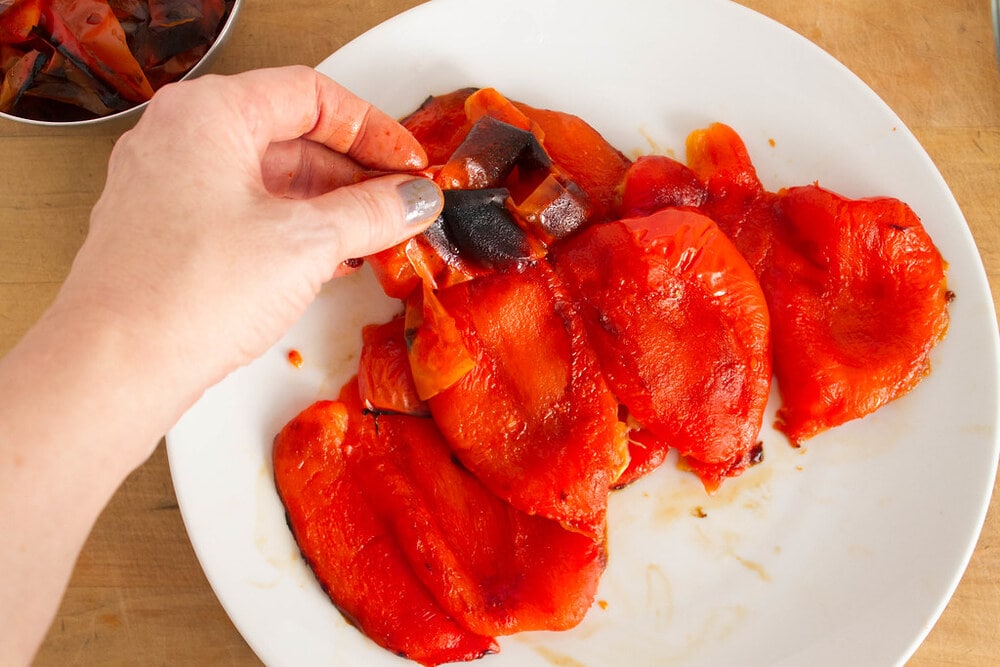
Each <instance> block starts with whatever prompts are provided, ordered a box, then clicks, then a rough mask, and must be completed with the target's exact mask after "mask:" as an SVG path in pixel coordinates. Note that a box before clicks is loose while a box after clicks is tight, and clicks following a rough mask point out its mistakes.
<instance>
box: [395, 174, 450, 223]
mask: <svg viewBox="0 0 1000 667" xmlns="http://www.w3.org/2000/svg"><path fill="white" fill-rule="evenodd" d="M398 190H399V196H400V198H401V199H402V200H403V211H404V214H403V217H404V218H405V219H406V224H407V225H410V226H417V225H421V224H423V223H425V222H427V221H428V220H430V219H431V217H432V216H434V215H435V214H436V213H437V211H438V209H439V208H440V207H441V191H440V190H439V189H438V187H437V186H436V185H434V183H432V182H431V181H429V180H427V179H426V178H414V179H413V180H412V181H406V182H405V183H403V184H401V185H399V187H398Z"/></svg>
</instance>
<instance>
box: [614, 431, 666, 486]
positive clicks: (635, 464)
mask: <svg viewBox="0 0 1000 667" xmlns="http://www.w3.org/2000/svg"><path fill="white" fill-rule="evenodd" d="M669 449H670V443H668V442H665V441H664V440H663V438H660V437H659V436H657V435H655V434H653V433H652V432H651V431H649V430H648V429H644V428H638V429H635V430H632V431H629V434H628V455H629V461H628V467H627V468H625V472H623V473H622V474H621V477H619V478H618V479H617V480H615V483H614V485H613V486H612V488H614V489H621V488H624V487H626V486H628V485H629V484H631V483H632V482H635V481H637V480H640V479H642V478H643V477H645V476H646V475H648V474H649V473H651V472H653V471H654V470H656V469H657V468H659V467H660V466H661V465H663V462H664V461H666V460H667V452H668V451H669Z"/></svg>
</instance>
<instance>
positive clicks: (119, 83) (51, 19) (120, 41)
mask: <svg viewBox="0 0 1000 667" xmlns="http://www.w3.org/2000/svg"><path fill="white" fill-rule="evenodd" d="M41 25H42V29H43V31H44V32H45V34H46V36H47V38H48V39H50V40H51V41H52V43H53V44H54V45H55V46H56V48H57V49H59V51H60V52H61V53H62V54H63V55H65V56H66V57H67V58H68V59H69V60H71V61H73V62H74V63H75V64H76V65H77V66H79V67H81V68H82V69H84V70H85V71H86V72H88V73H89V74H91V75H92V76H94V77H96V78H98V79H101V80H102V81H104V82H106V83H107V84H108V85H109V86H111V88H112V89H114V90H115V91H116V92H117V93H118V94H119V95H121V96H122V97H123V98H125V99H127V100H131V101H132V102H145V101H146V100H148V99H149V98H150V97H152V96H153V88H152V87H151V86H150V84H149V81H148V80H147V79H146V75H145V73H144V72H143V71H142V68H141V67H140V66H139V63H138V62H137V61H136V59H135V57H134V56H133V55H132V53H131V51H129V47H128V44H127V43H126V41H125V32H124V31H123V30H122V27H121V24H120V23H119V22H118V19H117V18H116V17H115V14H114V12H113V11H112V10H111V8H110V7H109V6H108V3H107V2H101V1H99V0H52V1H51V2H49V3H45V4H44V5H43V7H42V19H41Z"/></svg>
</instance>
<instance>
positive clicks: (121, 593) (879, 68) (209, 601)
mask: <svg viewBox="0 0 1000 667" xmlns="http://www.w3.org/2000/svg"><path fill="white" fill-rule="evenodd" d="M417 4H419V1H418V0H341V1H338V2H313V1H309V2H307V1H305V0H278V1H274V2H265V1H263V0H248V1H247V2H246V6H245V8H244V12H243V16H242V17H241V21H240V23H239V25H238V27H237V29H236V31H235V33H234V34H233V36H232V39H231V41H230V42H229V44H227V47H226V49H225V50H224V51H223V53H222V54H221V56H220V57H219V59H218V60H217V61H216V62H215V64H214V67H213V69H214V71H216V72H219V73H232V72H237V71H241V70H244V69H250V68H255V67H263V66H271V65H283V64H290V63H305V64H309V65H315V64H316V63H318V62H319V61H320V60H322V59H323V58H324V57H326V56H327V55H329V54H330V53H331V52H333V51H334V50H336V49H337V48H338V47H340V46H341V45H343V44H345V43H346V42H348V41H349V40H351V39H352V38H354V37H356V36H357V35H359V34H361V33H362V32H364V31H365V30H367V29H368V28H370V27H372V26H374V25H376V24H378V23H379V22H381V21H383V20H385V19H387V18H389V17H391V16H393V15H395V14H397V13H399V12H401V11H403V10H405V9H408V8H409V7H412V6H414V5H417ZM742 4H745V5H747V6H749V7H750V8H752V9H755V10H757V11H759V12H761V13H763V14H765V15H767V16H770V17H772V18H773V19H775V20H777V21H779V22H781V23H783V24H785V25H787V26H789V27H791V28H792V29H793V30H795V31H797V32H799V33H801V34H802V35H804V36H806V37H807V38H809V39H810V40H812V41H814V42H816V43H817V44H819V45H820V46H821V47H823V48H824V49H826V50H827V51H829V52H830V53H831V54H832V55H834V56H835V57H836V58H838V59H839V60H840V61H842V62H843V63H844V64H845V65H847V66H848V67H849V68H850V69H851V70H853V71H854V72H855V73H856V74H858V75H859V76H860V77H861V78H862V79H863V80H864V81H865V82H866V83H868V84H869V85H870V86H871V87H872V88H873V89H874V90H875V91H876V92H877V93H878V94H879V95H880V96H881V97H882V98H883V99H885V101H886V102H887V103H888V104H889V105H890V106H891V107H892V108H893V109H894V110H895V111H896V112H897V113H898V114H899V115H900V117H901V118H902V119H903V121H904V122H905V123H906V124H907V126H908V127H909V128H910V129H911V130H912V131H913V132H914V133H915V134H916V135H917V137H918V139H919V140H920V141H921V142H922V143H923V145H924V147H925V148H926V149H927V151H928V152H929V154H930V155H931V158H932V159H933V160H934V162H935V163H936V164H937V166H938V168H939V169H940V170H941V172H942V174H943V175H944V177H945V180H946V181H947V182H948V184H949V185H950V187H951V188H952V191H953V192H954V194H955V197H956V198H957V200H958V203H959V205H960V206H961V208H962V210H963V212H964V213H965V216H966V218H967V220H968V222H969V226H970V228H971V229H972V233H973V235H974V237H975V238H976V241H977V243H978V244H979V249H980V252H981V255H982V258H983V261H984V263H985V265H986V270H987V274H988V276H989V279H990V283H991V285H992V286H993V290H994V295H996V294H997V287H998V285H1000V226H998V224H997V223H998V219H1000V75H998V71H997V67H996V58H995V55H994V52H993V37H992V34H991V32H990V22H989V19H990V17H989V3H987V2H984V1H982V0H891V1H886V2H870V1H869V0H838V1H837V2H820V1H818V0H806V1H804V2H803V1H802V0H745V1H744V2H743V3H742ZM571 6H572V3H567V8H569V7H571ZM568 10H569V9H568ZM127 127H128V124H127V123H124V124H122V123H120V124H117V125H110V126H103V127H99V128H87V129H75V130H73V129H64V130H56V131H53V130H51V129H45V130H42V129H38V128H34V127H31V126H26V125H21V124H15V123H11V122H3V121H0V146H2V147H3V148H2V158H3V159H2V162H0V353H3V352H6V351H7V350H9V349H10V348H11V347H12V346H13V345H14V343H15V342H16V341H17V339H18V338H19V337H20V336H21V335H22V334H23V333H24V331H26V330H27V328H28V327H29V326H30V325H31V323H32V322H33V321H34V320H35V319H36V318H37V317H38V316H39V314H40V313H41V312H42V311H43V310H44V309H45V307H46V306H47V305H48V304H49V302H50V301H51V300H52V298H53V297H54V296H55V293H56V291H57V290H58V288H59V284H60V282H61V281H62V279H63V278H64V277H65V275H66V273H67V272H68V270H69V266H70V263H71V262H72V258H73V255H74V253H75V252H76V250H77V248H78V247H79V245H80V243H81V242H82V240H83V238H84V235H85V234H86V230H87V221H88V215H89V210H90V207H91V206H92V205H93V203H94V201H96V199H97V196H98V195H99V193H100V190H101V187H102V185H103V182H104V169H105V165H106V162H107V158H108V155H109V153H110V151H111V148H112V146H113V144H114V141H115V139H116V138H117V137H118V136H119V134H120V133H121V132H122V131H124V130H125V129H127ZM994 299H996V296H994ZM997 505H998V500H997V496H996V495H994V501H993V503H992V505H991V508H990V512H989V515H988V517H987V520H986V524H985V528H984V531H983V534H982V537H981V539H980V541H979V544H978V547H977V549H976V551H975V553H974V554H973V556H972V559H971V562H970V564H969V568H968V570H967V571H966V573H965V576H964V577H963V579H962V581H961V583H960V585H959V586H958V589H957V591H956V593H955V595H954V597H953V599H952V600H951V602H950V603H949V605H948V607H947V608H946V609H945V612H944V614H943V615H942V617H941V619H940V620H939V622H938V623H937V624H936V625H935V627H934V628H933V629H932V630H931V632H930V634H929V636H928V637H927V640H926V641H925V642H924V643H923V645H922V646H921V647H920V648H919V650H918V651H917V653H916V655H915V656H914V657H913V658H912V660H911V662H910V665H912V666H914V667H930V666H932V665H934V666H936V665H973V666H978V665H993V664H996V663H997V661H998V660H1000V629H998V628H1000V625H998V623H997V619H1000V507H998V506H997ZM258 662H259V661H258V660H257V658H256V657H255V656H254V654H253V652H252V651H251V650H250V648H249V647H248V646H247V644H246V643H245V642H244V641H243V639H242V638H241V637H240V635H239V634H238V633H237V631H236V630H235V628H234V627H233V626H232V624H231V623H230V621H229V620H228V618H227V616H226V614H225V612H224V611H223V609H222V608H221V606H220V605H219V603H218V602H217V601H216V599H215V596H214V595H213V593H212V591H211V588H210V587H209V585H208V583H207V581H206V579H205V577H204V575H203V574H202V572H201V569H200V567H199V565H198V562H197V560H196V558H195V555H194V552H193V550H192V548H191V546H190V543H189V542H188V539H187V536H186V534H185V532H184V526H183V524H182V521H181V518H180V513H179V511H178V509H177V502H176V498H175V497H174V494H173V490H172V487H171V483H170V476H169V469H168V465H167V460H166V454H165V451H164V448H163V446H162V445H161V446H160V447H159V448H158V449H157V450H156V452H155V454H154V455H153V456H152V458H150V460H149V461H148V462H147V463H146V464H145V465H144V466H142V467H141V468H139V469H138V470H136V471H135V472H134V473H133V474H132V475H131V476H130V477H129V478H128V480H127V481H126V482H125V484H124V485H123V486H122V488H121V489H120V490H119V492H118V493H117V494H116V495H115V497H114V498H113V499H112V500H111V502H110V503H109V505H108V507H107V508H106V510H105V511H104V513H103V514H102V516H101V518H100V520H99V521H98V523H97V525H96V526H95V527H94V530H93V533H92V535H91V537H90V539H89V541H88V542H87V544H86V546H85V547H84V549H83V552H82V553H81V555H80V558H79V561H78V563H77V566H76V569H75V572H74V575H73V578H72V580H71V582H70V585H69V588H68V590H67V592H66V596H65V599H64V600H63V603H62V606H61V607H60V609H59V611H58V615H57V616H56V618H55V621H54V622H53V625H52V627H51V629H50V631H49V633H48V636H47V638H46V640H45V643H44V644H43V646H42V647H41V649H40V651H39V653H38V656H37V658H36V660H35V664H36V665H40V666H44V665H133V664H141V665H168V664H169V665H253V664H257V663H258Z"/></svg>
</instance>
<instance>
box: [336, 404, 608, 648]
mask: <svg viewBox="0 0 1000 667" xmlns="http://www.w3.org/2000/svg"><path fill="white" fill-rule="evenodd" d="M352 419H353V416H352ZM358 419H359V421H360V429H361V433H362V434H361V436H360V442H361V443H362V446H360V447H359V452H358V463H359V465H358V467H357V470H358V471H359V472H358V480H359V482H360V483H361V485H362V486H363V487H364V489H365V490H366V494H367V497H368V498H369V499H371V500H370V502H371V503H372V506H373V507H374V508H376V511H377V512H378V513H379V514H380V515H382V516H384V517H385V518H386V521H387V522H388V524H389V525H390V526H391V527H392V530H393V531H394V535H395V537H396V539H397V540H398V542H399V544H400V546H401V547H402V550H403V552H404V554H405V555H406V558H407V559H408V560H409V562H410V564H411V566H412V568H413V570H414V572H415V573H416V575H417V577H418V578H419V579H420V580H421V582H422V583H423V584H424V585H425V586H426V587H427V589H428V590H429V591H430V592H431V594H432V595H433V596H434V598H435V599H436V600H438V602H439V603H440V604H441V605H442V607H443V608H444V609H445V610H446V611H447V612H448V613H449V614H450V615H451V616H452V617H453V618H455V619H456V620H457V621H458V622H459V623H460V624H462V625H463V626H464V627H466V628H468V629H470V630H471V631H472V632H475V633H477V634H481V635H499V634H510V633H513V632H520V631H526V630H565V629H567V628H570V627H573V626H575V625H576V624H578V623H579V622H580V620H582V618H583V617H584V615H585V614H586V613H587V610H588V609H589V608H590V606H591V604H592V603H593V600H594V594H595V592H596V589H597V583H598V580H599V578H600V575H601V573H602V572H603V570H604V566H605V562H606V558H605V552H604V547H603V543H602V542H601V541H595V540H593V539H591V538H590V537H587V536H584V535H581V534H579V533H575V532H570V531H568V530H566V529H565V528H563V527H562V526H560V525H559V524H558V523H556V522H555V521H551V520H549V519H544V518H542V517H537V516H529V515H527V514H525V513H524V512H521V511H518V510H516V509H514V508H513V507H512V506H511V505H510V504H509V503H506V502H505V501H503V500H501V499H500V498H499V497H497V496H496V495H494V494H493V493H492V492H490V491H489V490H488V489H487V488H486V487H485V486H483V484H482V483H481V482H480V481H479V480H478V479H476V477H474V476H473V475H472V474H471V473H469V471H468V470H466V469H465V468H464V467H463V466H461V465H460V464H458V462H457V461H456V459H455V458H454V455H453V454H452V452H451V449H450V448H449V446H448V444H447V443H446V442H445V440H444V439H443V437H442V436H441V434H440V432H439V431H438V429H437V427H436V426H435V424H434V422H433V421H431V420H429V419H420V418H416V417H408V416H399V415H380V416H373V415H366V416H360V415H359V417H358Z"/></svg>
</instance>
